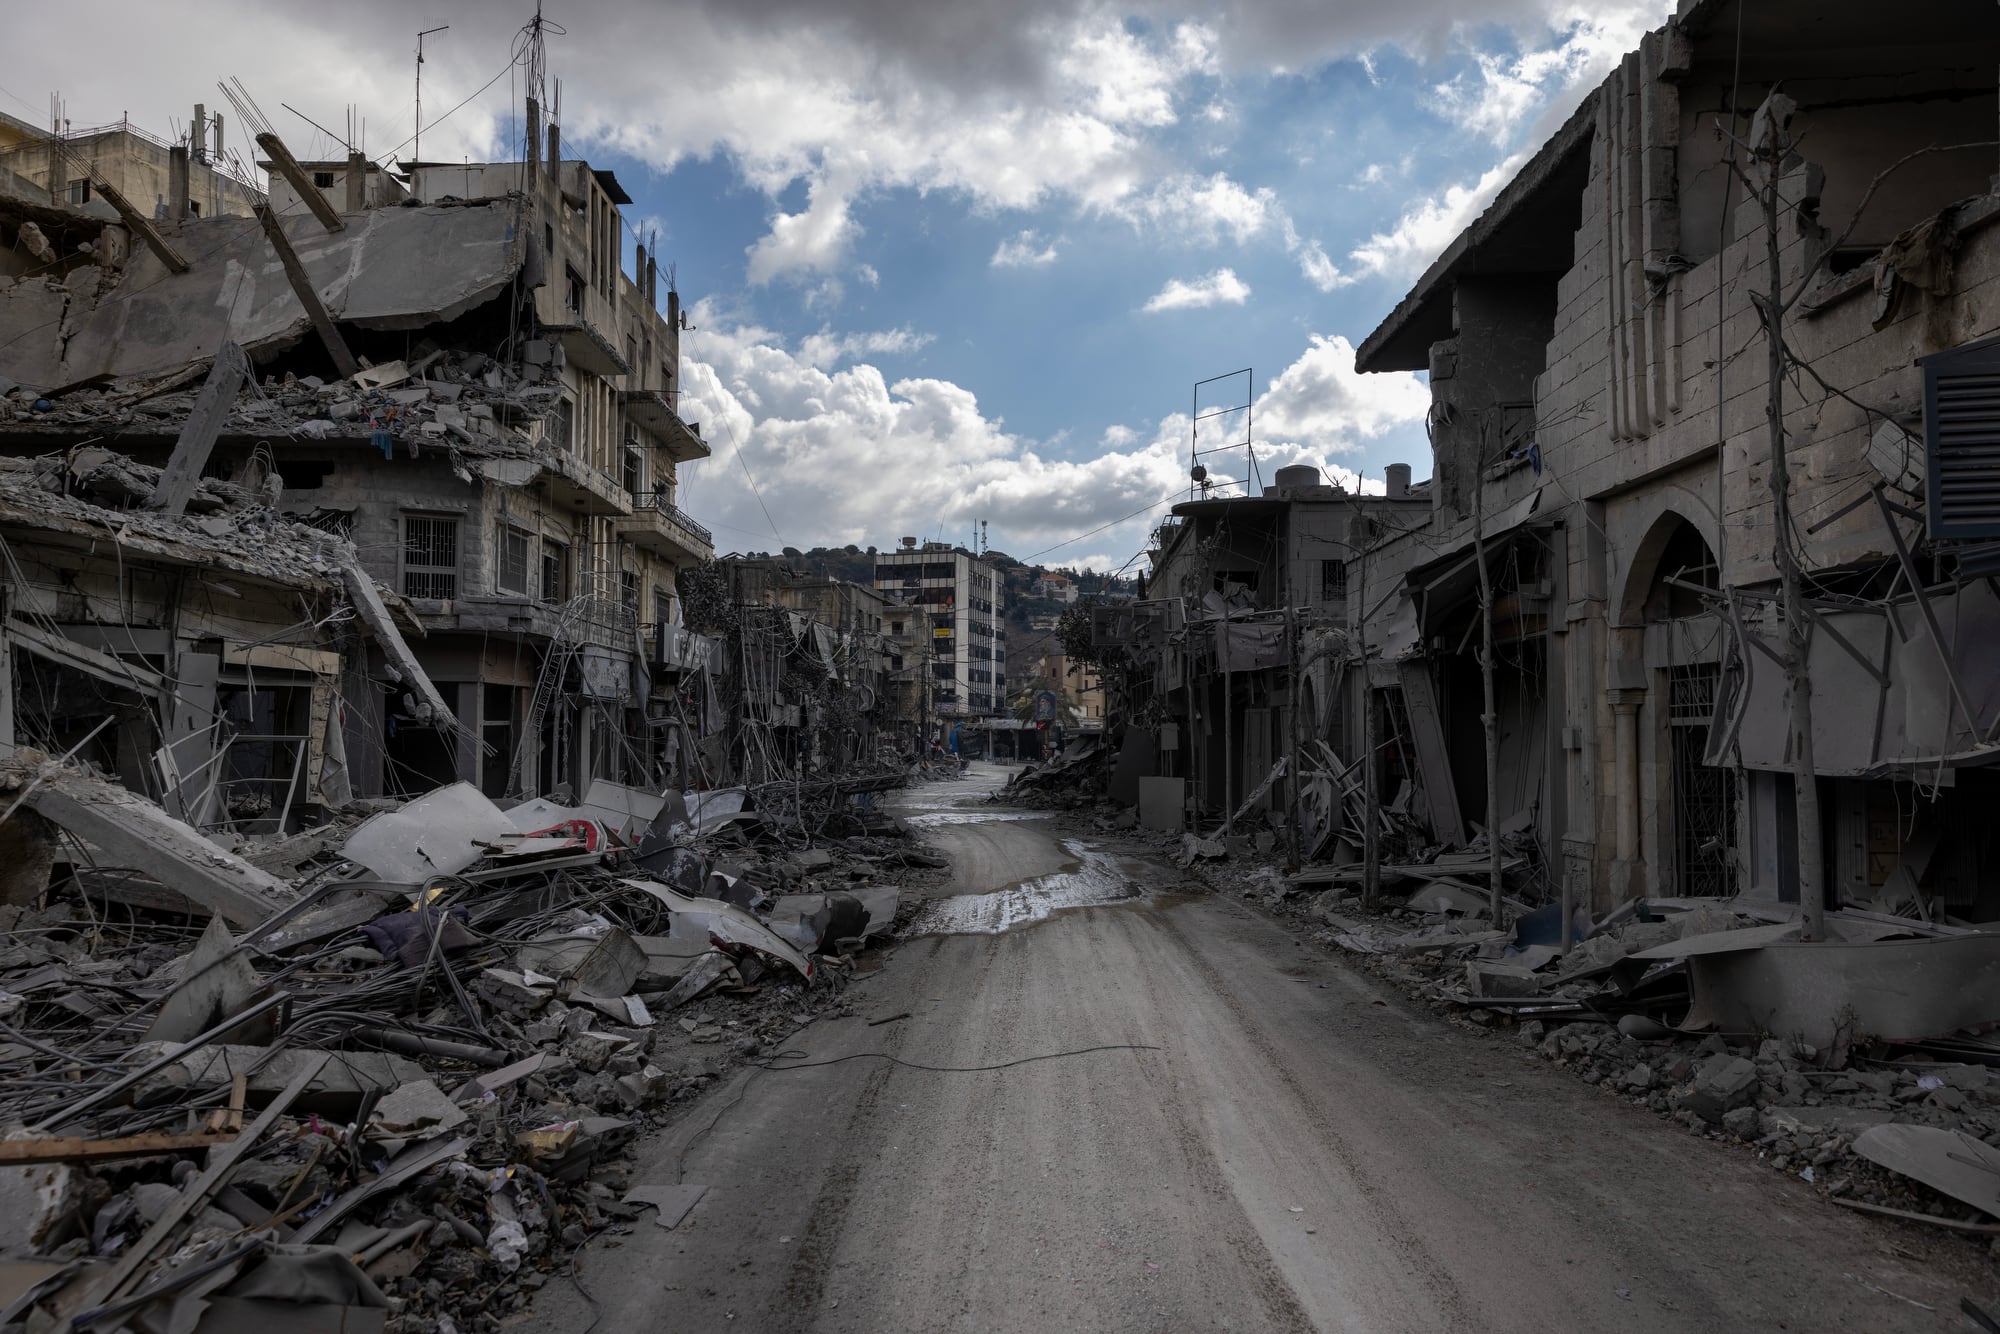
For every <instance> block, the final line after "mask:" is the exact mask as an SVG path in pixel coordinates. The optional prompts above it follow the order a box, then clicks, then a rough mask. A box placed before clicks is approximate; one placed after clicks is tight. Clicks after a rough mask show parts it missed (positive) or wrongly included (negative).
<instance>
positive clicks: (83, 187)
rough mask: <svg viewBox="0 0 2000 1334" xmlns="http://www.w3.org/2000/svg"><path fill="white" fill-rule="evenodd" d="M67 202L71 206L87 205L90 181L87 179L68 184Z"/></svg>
mask: <svg viewBox="0 0 2000 1334" xmlns="http://www.w3.org/2000/svg"><path fill="white" fill-rule="evenodd" d="M69 202H70V203H72V204H88V203H89V202H90V181H89V179H88V178H86V179H84V180H80V181H71V182H70V183H69Z"/></svg>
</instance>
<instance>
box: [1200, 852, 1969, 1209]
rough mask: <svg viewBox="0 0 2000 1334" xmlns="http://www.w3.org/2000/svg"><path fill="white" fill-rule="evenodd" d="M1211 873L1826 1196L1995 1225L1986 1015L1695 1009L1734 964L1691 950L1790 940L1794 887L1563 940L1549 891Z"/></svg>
mask: <svg viewBox="0 0 2000 1334" xmlns="http://www.w3.org/2000/svg"><path fill="white" fill-rule="evenodd" d="M1387 878H1391V879H1393V877H1387ZM1208 879H1209V881H1210V883H1211V884H1214V885H1216V886H1217V887H1222V886H1225V885H1227V886H1228V887H1230V888H1232V889H1233V890H1234V891H1235V892H1238V893H1241V894H1243V895H1244V896H1246V897H1250V898H1253V899H1255V900H1258V901H1260V902H1262V903H1263V904H1264V905H1265V906H1266V907H1269V908H1271V909H1272V910H1274V911H1277V912H1279V913H1281V914H1283V915H1285V916H1288V917H1291V918H1293V919H1295V920H1297V921H1298V922H1299V923H1300V924H1301V925H1302V926H1304V927H1305V928H1306V929H1307V930H1309V931H1310V932H1311V933H1312V934H1313V935H1314V936H1315V938H1316V939H1317V940H1318V941H1319V942H1320V943H1321V944H1323V945H1325V946H1328V947H1330V948H1334V949H1339V950H1342V951H1344V952H1346V953H1348V954H1349V955H1351V956H1354V958H1355V959H1356V962H1357V963H1359V964H1360V965H1361V966H1363V967H1366V968H1368V969H1369V970H1371V971H1373V972H1375V973H1376V974H1377V975H1379V976H1382V977H1384V978H1386V979H1388V980H1390V981H1392V982H1394V983H1396V984H1398V985H1399V986H1401V987H1403V988H1404V989H1406V990H1407V991H1408V992H1410V994H1412V995H1413V996H1415V997H1416V998H1418V999H1420V1000H1422V1001H1424V1002H1425V1003H1427V1004H1428V1005H1430V1006H1431V1007H1432V1008H1434V1009H1435V1010H1437V1011H1438V1012H1439V1013H1441V1014H1443V1015H1445V1016H1447V1017H1449V1018H1451V1019H1453V1020H1455V1021H1457V1022H1459V1023H1462V1024H1465V1025H1467V1026H1470V1027H1475V1028H1479V1029H1483V1030H1487V1031H1491V1032H1494V1033H1496V1034H1501V1035H1508V1036H1511V1037H1512V1038H1513V1040H1515V1041H1518V1042H1520V1043H1521V1044H1522V1045H1523V1046H1525V1047H1527V1048H1529V1049H1531V1050H1532V1051H1534V1052H1535V1053H1536V1054H1538V1055H1539V1056H1541V1057H1542V1058H1544V1059H1546V1060H1549V1061H1551V1062H1553V1063H1555V1064H1556V1065H1558V1066H1561V1067H1563V1068H1565V1069H1568V1070H1571V1071H1573V1072H1574V1073H1575V1074H1576V1075H1577V1076H1578V1077H1580V1078H1581V1079H1582V1080H1583V1081H1584V1082H1585V1083H1587V1084H1591V1085H1595V1086H1597V1087H1599V1088H1601V1089H1603V1090H1604V1091H1605V1092H1606V1093H1607V1094H1610V1095H1615V1096H1617V1097H1621V1098H1624V1099H1627V1100H1629V1101H1630V1102H1632V1103H1634V1104H1637V1105H1640V1106H1643V1107H1645V1108H1647V1109H1649V1110H1651V1111H1653V1112H1656V1113H1658V1114H1659V1115H1661V1116H1663V1117H1666V1118H1669V1119H1671V1120H1673V1121H1675V1122H1676V1123H1678V1124H1680V1125H1681V1126H1683V1127H1685V1128H1686V1129H1687V1130H1688V1131H1690V1132H1691V1133H1693V1134H1697V1135H1704V1136H1711V1137H1715V1138H1719V1139H1726V1140H1730V1141H1736V1142H1740V1143H1742V1144H1743V1145H1745V1146H1747V1147H1748V1148H1750V1149H1751V1150H1753V1151H1754V1152H1755V1153H1756V1154H1757V1156H1758V1158H1759V1159H1760V1160H1761V1161H1763V1162H1765V1163H1767V1164H1768V1165H1769V1166H1771V1167H1772V1168H1773V1169H1775V1170H1777V1171H1781V1172H1786V1173H1789V1174H1792V1175H1795V1176H1798V1177H1800V1178H1802V1179H1803V1180H1805V1181H1807V1182H1809V1183H1811V1184H1813V1185H1814V1186H1816V1187H1817V1188H1818V1189H1819V1190H1820V1191H1821V1193H1823V1194H1824V1195H1825V1196H1827V1197H1828V1198H1829V1199H1831V1200H1833V1201H1835V1202H1836V1203H1840V1204H1843V1205H1845V1206H1848V1207H1851V1208H1857V1209H1861V1210H1864V1211H1868V1212H1875V1213H1884V1212H1886V1213H1889V1214H1891V1215H1892V1216H1902V1215H1908V1216H1911V1217H1913V1218H1915V1219H1917V1220H1919V1221H1923V1222H1926V1223H1930V1224H1932V1225H1936V1226H1943V1227H1947V1228H1953V1229H1956V1230H1960V1231H1965V1232H1970V1233H1974V1234H1979V1235H1984V1236H1993V1237H2000V1195H1995V1194H1994V1193H1993V1192H1992V1190H1991V1182H1993V1181H1994V1180H2000V1176H1996V1174H1995V1173H1994V1172H1993V1170H1992V1169H1990V1168H1988V1167H1986V1166H1984V1165H1983V1163H1984V1162H1985V1160H1986V1159H1987V1158H1991V1159H1992V1160H1993V1161H1995V1162H2000V1035H1992V1034H1989V1033H1988V1031H1987V1028H1988V1026H1986V1025H1977V1026H1975V1027H1976V1030H1977V1031H1969V1030H1968V1031H1951V1032H1939V1033H1936V1034H1933V1035H1930V1036H1925V1037H1917V1036H1909V1037H1905V1038H1902V1039H1897V1040H1890V1039H1885V1038H1883V1037H1880V1036H1877V1035H1876V1033H1875V1032H1874V1031H1872V1030H1871V1023H1872V1024H1875V1025H1879V1024H1881V1023H1884V1022H1888V1021H1885V1020H1882V1019H1879V1018H1873V1017H1872V1012H1871V1010H1870V1000H1869V998H1868V997H1867V995H1866V994H1865V993H1858V994H1857V996H1856V998H1855V999H1854V1000H1852V1001H1850V1002H1848V1003H1846V1004H1844V1005H1843V1006H1842V1007H1841V1009H1840V1011H1839V1015H1838V1022H1836V1024H1835V1025H1834V1028H1833V1030H1832V1032H1831V1034H1830V1035H1819V1036H1820V1037H1821V1041H1819V1042H1815V1041H1813V1040H1812V1039H1811V1038H1810V1037H1808V1036H1806V1035H1805V1034H1804V1033H1803V1032H1801V1031H1799V1030H1797V1029H1784V1028H1780V1029H1779V1031H1772V1029H1773V1027H1774V1026H1773V1025H1738V1024H1729V1025H1713V1024H1709V1023H1707V1022H1706V1014H1707V1013H1708V1012H1710V1011H1714V1010H1716V1009H1717V1008H1718V1006H1719V1005H1720V1004H1721V1002H1722V1001H1723V1000H1724V999H1725V993H1724V988H1723V985H1722V984H1723V983H1725V982H1727V981H1729V980H1730V977H1731V975H1730V974H1727V973H1723V974H1719V975H1717V976H1716V977H1713V978H1711V977H1710V976H1708V975H1707V974H1706V973H1702V972H1700V971H1699V970H1700V964H1699V961H1700V960H1703V959H1719V958H1727V957H1731V956H1734V957H1736V958H1738V959H1742V958H1747V957H1748V956H1750V955H1751V954H1752V953H1753V952H1756V951H1769V950H1773V949H1778V948H1782V947H1783V946H1784V945H1786V944H1795V943H1796V942H1797V939H1798V935H1799V931H1800V923H1799V921H1798V913H1797V909H1796V906H1795V905H1790V904H1778V903H1771V902H1766V901H1761V900H1751V899H1747V898H1745V899H1716V900H1707V899H1659V898H1649V899H1636V900H1632V901H1630V902H1628V903H1626V904H1624V905H1621V907H1620V908H1619V909H1618V910H1617V911H1616V912H1614V913H1612V914H1609V915H1607V916H1606V917H1605V918H1604V919H1603V920H1600V921H1592V920H1591V919H1590V917H1589V915H1588V914H1587V913H1583V912H1581V911H1579V912H1578V913H1576V914H1575V915H1574V917H1573V920H1572V922H1571V944H1570V948H1569V950H1568V951H1567V952H1565V951H1564V950H1563V949H1562V948H1561V941H1560V936H1561V921H1560V909H1559V908H1555V909H1551V908H1543V909H1539V910H1529V909H1527V908H1526V905H1522V904H1518V903H1513V902H1510V903H1509V904H1508V907H1509V909H1510V910H1514V911H1518V915H1517V916H1516V917H1515V919H1514V922H1513V925H1512V926H1511V927H1509V928H1506V929H1496V928H1495V927H1494V924H1493V923H1492V922H1491V921H1490V920H1488V919H1487V918H1486V916H1485V910H1486V901H1485V897H1484V895H1483V893H1480V892H1478V891H1470V892H1469V891H1468V887H1467V886H1466V885H1464V884H1453V883H1445V882H1429V883H1420V882H1413V883H1417V887H1416V888H1415V889H1414V890H1413V889H1411V888H1410V884H1409V883H1406V884H1405V885H1403V886H1401V887H1400V888H1399V890H1398V891H1396V892H1395V893H1394V894H1393V895H1392V896H1390V897H1389V898H1388V902H1387V903H1386V904H1385V905H1384V906H1383V908H1382V909H1381V910H1379V911H1372V912H1364V911H1363V910H1362V908H1361V905H1360V900H1359V895H1358V892H1356V891H1352V890H1345V889H1321V888H1319V887H1318V886H1319V885H1320V884H1321V883H1324V876H1323V872H1321V871H1320V870H1318V869H1317V868H1316V869H1315V870H1313V871H1312V872H1309V873H1305V874H1302V875H1299V876H1291V877H1287V876H1283V875H1281V874H1280V873H1279V872H1278V871H1277V870H1276V869H1275V868H1273V867H1264V868H1261V869H1260V870H1258V871H1257V872H1255V873H1252V874H1251V875H1250V876H1248V877H1247V878H1246V877H1245V876H1243V874H1242V873H1241V872H1240V871H1238V872H1233V873H1232V872H1220V873H1218V871H1211V872H1210V874H1209V876H1208ZM1826 921H1827V924H1828V932H1829V935H1830V936H1831V937H1833V938H1834V939H1835V941H1836V942H1837V943H1838V942H1845V943H1847V944H1852V945H1874V944H1876V943H1881V944H1886V945H1891V946H1894V945H1895V944H1898V943H1914V942H1928V941H1949V940H1961V941H1970V942H1971V944H1972V945H1974V946H1980V947H1983V945H1984V943H1985V942H1984V940H1983V939H1981V938H1979V933H1976V932H1972V931H1970V930H1967V929H1964V928H1957V927H1953V926H1951V925H1949V924H1945V923H1925V922H1921V921H1917V920H1914V919H1903V918H1894V917H1890V916H1887V915H1885V914H1878V913H1872V912H1865V911H1859V910H1852V909H1850V910H1843V911H1838V912H1830V913H1828V914H1827V915H1826ZM1732 945H1734V946H1736V948H1731V946H1732ZM1800 948H1809V947H1800ZM1861 953H1862V954H1864V955H1865V953H1866V951H1861ZM1691 965H1693V970H1692V971H1694V972H1695V974H1696V975H1695V976H1694V977H1693V978H1691ZM1711 993H1713V994H1711ZM1780 1023H1781V1024H1782V1021H1780ZM1890 1138H1895V1139H1897V1140H1899V1141H1900V1140H1911V1141H1913V1142H1914V1143H1915V1144H1916V1145H1917V1150H1916V1152H1915V1157H1916V1160H1917V1168H1918V1169H1921V1168H1922V1167H1923V1166H1924V1163H1923V1159H1924V1157H1925V1155H1929V1157H1930V1158H1933V1159H1936V1160H1937V1162H1940V1163H1942V1164H1943V1168H1942V1170H1941V1171H1932V1172H1924V1171H1921V1170H1917V1171H1915V1172H1914V1174H1913V1168H1912V1155H1911V1154H1910V1153H1909V1152H1904V1153H1901V1154H1898V1153H1894V1152H1890V1151H1887V1150H1885V1149H1884V1148H1883V1147H1882V1144H1883V1143H1884V1142H1887V1140H1888V1139H1890ZM1982 1190H1983V1192H1984V1193H1983V1194H1982ZM1982 1198H1983V1199H1985V1200H1986V1202H1987V1204H1989V1205H1990V1206H1991V1207H1981V1204H1980V1200H1981V1199H1982ZM1968 1206H1970V1207H1968ZM1996 1247H2000V1242H1996Z"/></svg>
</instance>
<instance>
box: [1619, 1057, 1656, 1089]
mask: <svg viewBox="0 0 2000 1334" xmlns="http://www.w3.org/2000/svg"><path fill="white" fill-rule="evenodd" d="M1623 1082H1624V1085H1625V1087H1626V1088H1628V1089H1631V1090H1632V1091H1633V1092H1634V1093H1644V1092H1645V1091H1646V1090H1647V1089H1650V1088H1651V1087H1653V1082H1654V1080H1653V1067H1652V1066H1650V1065H1646V1064H1644V1063H1643V1062H1642V1063H1640V1064H1638V1065H1635V1066H1633V1067H1632V1068H1631V1069H1630V1070H1627V1071H1626V1072H1625V1079H1624V1081H1623Z"/></svg>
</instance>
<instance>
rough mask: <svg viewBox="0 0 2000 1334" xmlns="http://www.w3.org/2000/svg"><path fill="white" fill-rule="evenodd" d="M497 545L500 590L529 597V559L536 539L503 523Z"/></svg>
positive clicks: (498, 584)
mask: <svg viewBox="0 0 2000 1334" xmlns="http://www.w3.org/2000/svg"><path fill="white" fill-rule="evenodd" d="M497 545H498V546H499V556H500V569H499V578H498V580H497V581H496V582H497V586H498V588H499V589H500V591H501V592H502V593H515V594H519V595H521V596H523V597H525V596H527V593H528V557H529V553H530V552H531V551H532V550H533V548H534V539H533V538H531V537H529V536H528V534H526V533H524V532H522V531H521V530H520V529H519V528H516V527H514V526H513V525H512V524H505V523H503V524H501V525H500V541H499V543H498V544H497Z"/></svg>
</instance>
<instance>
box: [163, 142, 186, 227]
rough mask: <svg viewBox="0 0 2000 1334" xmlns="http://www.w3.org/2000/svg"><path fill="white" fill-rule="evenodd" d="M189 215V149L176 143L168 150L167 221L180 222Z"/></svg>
mask: <svg viewBox="0 0 2000 1334" xmlns="http://www.w3.org/2000/svg"><path fill="white" fill-rule="evenodd" d="M187 215H188V150H187V145H186V144H175V145H174V146H173V147H172V148H169V149H168V150H167V221H168V222H180V221H182V220H184V219H185V218H186V217H187Z"/></svg>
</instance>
